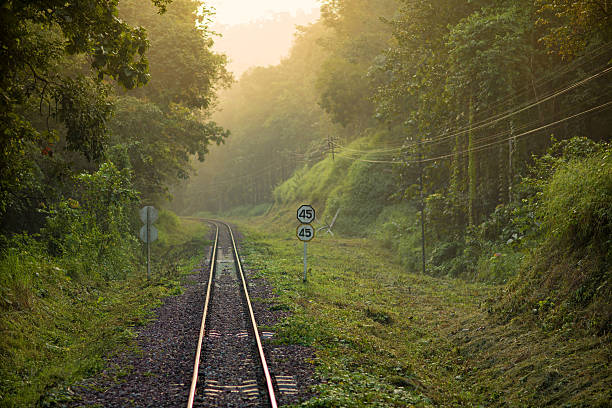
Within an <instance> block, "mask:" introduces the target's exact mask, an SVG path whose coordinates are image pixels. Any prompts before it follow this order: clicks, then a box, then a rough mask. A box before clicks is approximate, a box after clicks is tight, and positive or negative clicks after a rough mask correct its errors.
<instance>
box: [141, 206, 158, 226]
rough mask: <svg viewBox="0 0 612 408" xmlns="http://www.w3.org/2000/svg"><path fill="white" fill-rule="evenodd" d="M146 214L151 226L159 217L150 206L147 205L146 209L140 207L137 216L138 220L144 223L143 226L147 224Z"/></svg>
mask: <svg viewBox="0 0 612 408" xmlns="http://www.w3.org/2000/svg"><path fill="white" fill-rule="evenodd" d="M147 212H148V213H149V222H150V223H151V224H153V223H154V222H155V221H157V217H158V216H159V214H158V213H157V209H156V208H155V207H153V206H152V205H147V206H146V207H142V208H141V209H140V211H139V212H138V215H140V220H141V221H142V222H144V223H145V224H146V223H147Z"/></svg>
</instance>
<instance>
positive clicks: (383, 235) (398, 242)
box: [372, 203, 421, 272]
mask: <svg viewBox="0 0 612 408" xmlns="http://www.w3.org/2000/svg"><path fill="white" fill-rule="evenodd" d="M418 222H419V220H418V218H417V212H416V211H415V209H414V208H413V206H412V205H410V204H408V203H401V204H394V205H389V206H386V207H385V208H384V209H383V210H382V211H381V213H380V215H379V216H378V218H377V220H376V222H375V223H374V232H373V234H372V236H373V237H374V238H376V239H377V240H379V241H380V242H381V243H382V244H383V245H384V246H385V247H386V248H389V249H390V250H391V251H392V252H393V253H394V254H395V256H396V259H397V261H398V262H399V263H400V264H401V265H402V266H404V267H405V268H406V270H408V271H414V272H416V271H418V270H420V268H421V232H420V228H419V225H418Z"/></svg>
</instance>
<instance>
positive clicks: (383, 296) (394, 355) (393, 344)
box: [241, 219, 610, 407]
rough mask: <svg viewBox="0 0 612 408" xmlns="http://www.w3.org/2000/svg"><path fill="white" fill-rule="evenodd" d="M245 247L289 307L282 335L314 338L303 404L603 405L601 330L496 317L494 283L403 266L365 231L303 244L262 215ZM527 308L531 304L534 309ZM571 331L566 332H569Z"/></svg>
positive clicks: (606, 379) (295, 340)
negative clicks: (310, 392) (576, 330)
mask: <svg viewBox="0 0 612 408" xmlns="http://www.w3.org/2000/svg"><path fill="white" fill-rule="evenodd" d="M249 225H250V226H251V227H247V226H245V225H242V226H241V230H242V231H245V230H246V231H248V233H247V238H248V239H247V241H246V243H245V244H244V245H245V246H246V247H245V248H244V249H243V254H244V255H245V258H246V262H247V264H248V265H249V267H252V268H256V269H257V270H258V271H259V272H258V273H260V274H262V275H263V276H264V277H265V278H266V279H268V280H270V281H271V282H272V283H273V285H274V287H275V288H276V292H277V294H278V295H279V297H278V298H277V299H276V300H275V306H274V307H277V308H283V309H290V310H292V311H293V315H292V316H291V317H290V318H289V319H287V320H285V321H283V322H281V323H279V324H278V325H277V326H276V327H275V328H274V329H273V330H275V331H276V332H277V333H278V335H279V339H278V341H280V342H286V343H292V344H306V345H311V346H313V347H315V349H316V350H317V354H316V358H315V360H313V361H312V363H313V364H314V365H315V366H316V369H317V375H318V376H320V378H321V379H322V380H324V382H323V383H322V384H321V385H319V386H317V392H318V396H317V397H315V398H314V399H312V400H310V401H308V402H305V403H303V404H302V405H301V406H308V407H331V406H351V407H352V406H355V407H357V406H365V405H368V406H422V407H425V406H465V407H478V406H510V407H522V406H548V405H550V406H605V405H606V404H607V402H608V401H609V398H610V369H609V366H608V354H609V344H610V343H609V334H607V335H604V336H597V337H593V336H584V337H574V336H573V334H572V333H571V330H565V331H550V332H549V331H541V330H539V329H537V327H538V324H537V323H536V322H533V321H532V320H531V319H529V320H524V319H522V318H519V319H516V320H513V321H500V320H498V319H497V318H496V315H495V314H493V315H492V314H491V313H490V311H489V306H488V300H489V299H491V298H492V297H495V296H497V294H498V293H500V292H502V287H501V286H497V285H490V284H483V283H466V282H464V281H461V280H456V279H452V278H435V277H430V276H427V275H421V274H414V273H410V272H406V271H405V269H404V268H403V267H402V266H401V265H400V264H399V263H397V262H394V261H393V256H392V253H391V252H390V251H389V250H388V249H386V248H384V247H382V246H381V245H380V244H378V243H376V242H373V241H371V240H365V239H355V238H353V239H346V238H334V237H330V236H328V235H321V236H319V237H318V238H317V239H316V240H315V241H313V242H311V244H310V245H309V262H310V264H309V265H310V266H311V268H312V270H311V272H310V274H309V280H308V283H306V284H304V283H302V281H301V269H300V267H301V257H300V254H301V246H300V243H299V242H298V241H297V240H295V239H294V237H293V234H292V230H291V228H290V227H289V226H287V225H285V224H282V223H276V224H272V225H271V223H270V222H269V219H262V220H260V221H259V222H257V225H256V226H255V227H252V226H253V222H252V220H250V221H249ZM530 313H531V312H530ZM569 339H572V340H571V341H570V340H569Z"/></svg>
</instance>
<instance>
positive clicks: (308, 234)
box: [295, 224, 315, 242]
mask: <svg viewBox="0 0 612 408" xmlns="http://www.w3.org/2000/svg"><path fill="white" fill-rule="evenodd" d="M295 233H296V235H297V237H298V239H299V240H300V241H304V242H308V241H310V240H312V239H313V238H314V235H315V229H314V228H313V227H312V225H310V224H302V225H300V226H299V227H297V231H296V232H295Z"/></svg>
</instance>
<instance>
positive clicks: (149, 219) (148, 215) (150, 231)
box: [138, 205, 159, 279]
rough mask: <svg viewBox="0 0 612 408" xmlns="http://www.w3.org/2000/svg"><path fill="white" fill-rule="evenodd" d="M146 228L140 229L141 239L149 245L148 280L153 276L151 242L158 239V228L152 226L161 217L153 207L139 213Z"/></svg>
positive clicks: (149, 206) (142, 209) (147, 207)
mask: <svg viewBox="0 0 612 408" xmlns="http://www.w3.org/2000/svg"><path fill="white" fill-rule="evenodd" d="M138 215H139V216H140V220H141V221H142V222H144V224H145V225H144V226H143V227H142V228H140V239H142V240H143V241H144V242H146V243H147V279H149V277H150V276H151V242H153V241H155V240H156V239H157V228H155V227H154V226H153V225H152V224H153V223H154V222H155V221H156V220H157V217H158V216H159V214H158V212H157V209H156V208H155V207H153V206H151V205H147V206H145V207H142V208H141V209H140V211H139V212H138Z"/></svg>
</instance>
